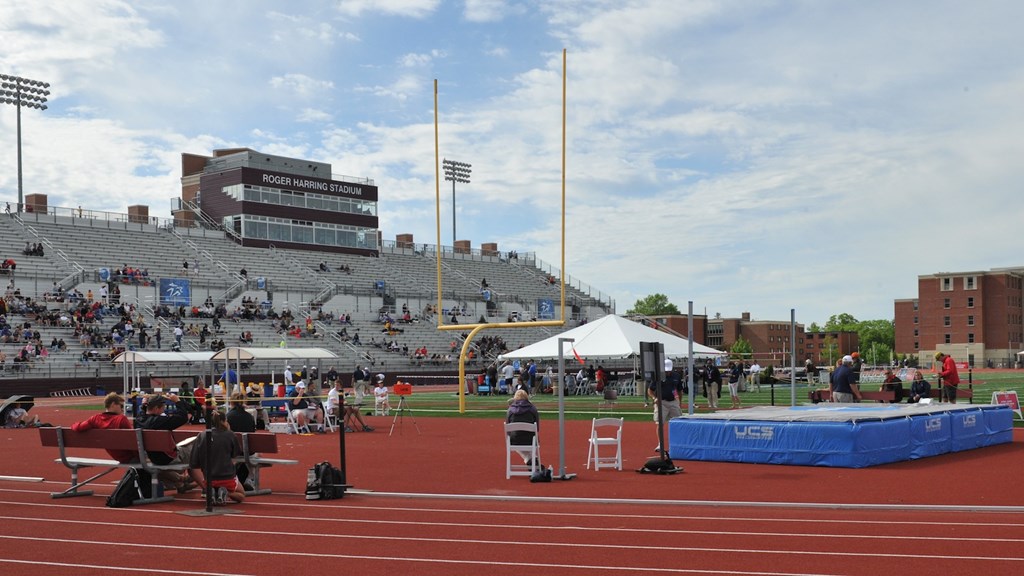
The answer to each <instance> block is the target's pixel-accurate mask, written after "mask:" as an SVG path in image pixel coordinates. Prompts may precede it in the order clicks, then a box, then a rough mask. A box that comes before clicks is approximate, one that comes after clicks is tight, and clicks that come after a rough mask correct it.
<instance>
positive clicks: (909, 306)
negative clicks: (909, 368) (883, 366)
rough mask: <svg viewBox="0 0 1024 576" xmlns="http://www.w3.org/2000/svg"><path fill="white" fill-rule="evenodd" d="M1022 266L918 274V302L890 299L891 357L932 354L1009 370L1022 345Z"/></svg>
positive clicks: (923, 359) (926, 358)
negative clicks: (893, 320) (892, 325)
mask: <svg viewBox="0 0 1024 576" xmlns="http://www.w3.org/2000/svg"><path fill="white" fill-rule="evenodd" d="M1022 300H1024V268H996V269H992V270H990V271H987V272H984V271H977V272H941V273H936V274H928V275H923V276H918V278H917V298H904V299H898V300H895V301H894V310H895V318H896V353H897V354H918V355H920V359H921V362H922V363H928V362H930V361H931V360H932V356H933V355H934V354H935V352H936V351H940V352H944V353H946V354H949V355H950V356H952V357H953V358H954V359H956V360H957V361H958V362H968V363H969V364H970V365H971V366H994V367H1008V366H1013V365H1014V362H1015V361H1016V359H1017V356H1016V354H1017V352H1019V351H1020V350H1021V348H1022V346H1024V344H1022V341H1024V324H1022V313H1024V309H1022Z"/></svg>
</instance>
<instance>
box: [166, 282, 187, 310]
mask: <svg viewBox="0 0 1024 576" xmlns="http://www.w3.org/2000/svg"><path fill="white" fill-rule="evenodd" d="M160 303H161V304H165V305H167V306H190V305H191V304H192V282H191V280H189V279H188V278H161V279H160Z"/></svg>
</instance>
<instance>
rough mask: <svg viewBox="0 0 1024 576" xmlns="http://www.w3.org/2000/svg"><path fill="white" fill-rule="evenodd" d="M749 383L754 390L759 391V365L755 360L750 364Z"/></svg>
mask: <svg viewBox="0 0 1024 576" xmlns="http://www.w3.org/2000/svg"><path fill="white" fill-rule="evenodd" d="M750 383H751V384H752V385H753V386H754V390H755V391H757V392H760V391H761V365H760V364H758V363H757V362H756V361H755V362H754V363H753V364H751V365H750Z"/></svg>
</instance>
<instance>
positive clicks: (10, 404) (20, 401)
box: [0, 394, 36, 428]
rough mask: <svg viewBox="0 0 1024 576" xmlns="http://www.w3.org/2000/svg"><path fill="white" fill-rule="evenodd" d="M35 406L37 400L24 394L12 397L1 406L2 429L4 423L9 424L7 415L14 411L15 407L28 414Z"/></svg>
mask: <svg viewBox="0 0 1024 576" xmlns="http://www.w3.org/2000/svg"><path fill="white" fill-rule="evenodd" d="M35 405H36V400H35V398H33V397H32V396H26V395H22V394H19V395H15V396H11V397H10V398H8V399H7V400H4V402H3V404H0V428H3V426H4V423H6V422H7V413H8V412H10V411H11V410H14V408H15V407H18V408H21V409H23V410H24V411H25V412H28V411H29V410H31V409H32V407H33V406H35Z"/></svg>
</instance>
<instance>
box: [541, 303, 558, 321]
mask: <svg viewBox="0 0 1024 576" xmlns="http://www.w3.org/2000/svg"><path fill="white" fill-rule="evenodd" d="M537 318H538V319H539V320H554V319H555V301H554V300H547V299H543V298H538V299H537Z"/></svg>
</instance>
